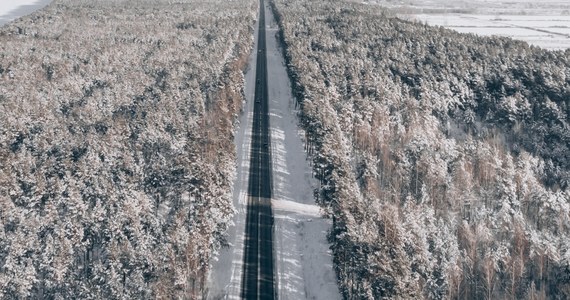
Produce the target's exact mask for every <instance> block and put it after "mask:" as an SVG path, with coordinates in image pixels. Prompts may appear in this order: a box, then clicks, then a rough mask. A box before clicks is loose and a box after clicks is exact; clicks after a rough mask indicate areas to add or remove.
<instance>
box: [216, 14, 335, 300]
mask: <svg viewBox="0 0 570 300" xmlns="http://www.w3.org/2000/svg"><path fill="white" fill-rule="evenodd" d="M265 9H266V26H267V71H268V82H269V86H268V88H269V110H270V125H271V128H270V130H271V147H272V160H273V162H272V164H273V200H272V207H273V214H274V222H275V223H274V226H275V232H274V235H273V238H274V247H275V248H274V255H275V266H274V267H275V269H276V270H275V272H276V274H275V275H276V281H277V289H278V297H279V299H326V300H335V299H341V295H340V293H339V290H338V287H337V284H336V275H335V273H334V270H333V267H332V253H331V251H330V249H329V243H328V242H327V239H326V234H327V231H328V230H329V229H330V228H331V222H330V220H327V219H324V218H322V216H321V210H320V209H319V207H318V206H317V205H316V204H315V201H314V198H313V189H314V185H315V184H316V182H315V181H314V180H313V179H312V176H311V168H310V166H309V163H308V161H307V156H306V153H305V151H304V145H303V140H302V137H303V136H304V134H303V133H302V132H301V131H300V130H299V127H298V125H297V124H298V122H297V117H296V114H297V112H296V111H295V109H294V107H295V105H294V103H295V102H294V101H295V100H294V98H293V96H292V95H291V83H290V81H289V78H288V76H287V70H286V68H285V62H284V59H283V56H282V52H281V50H280V49H279V47H278V42H277V38H276V36H275V34H276V33H277V23H276V22H275V20H274V17H273V13H272V11H271V9H269V7H268V6H267V7H265ZM255 28H256V29H257V24H256V26H255ZM254 35H255V36H256V37H257V30H256V32H255V33H254ZM253 49H257V40H256V42H255V45H254V48H253ZM256 58H257V53H256V51H253V52H252V55H251V57H250V61H249V68H248V70H247V72H246V74H245V78H246V86H245V92H246V99H247V103H246V104H245V105H244V114H243V115H242V117H241V118H240V128H239V130H238V131H237V133H236V147H237V154H238V165H237V168H238V169H237V177H236V178H237V179H236V182H235V184H234V205H235V208H236V210H237V212H236V215H235V217H234V223H235V225H234V226H232V227H231V228H230V230H229V236H228V242H229V243H230V245H231V247H229V248H225V249H222V250H221V251H220V254H219V255H218V257H217V260H216V261H215V262H214V263H213V265H212V272H211V274H210V278H209V286H208V289H209V293H208V298H209V299H239V298H240V287H241V280H242V278H241V274H242V268H243V263H242V259H243V248H244V227H245V219H246V217H245V216H246V203H247V202H246V201H247V198H246V197H247V186H248V185H247V179H248V176H249V174H248V173H249V172H248V169H249V153H250V147H251V123H252V116H253V102H254V101H253V96H254V95H253V94H254V84H255V79H254V78H255V61H256Z"/></svg>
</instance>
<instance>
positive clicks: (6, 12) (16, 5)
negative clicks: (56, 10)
mask: <svg viewBox="0 0 570 300" xmlns="http://www.w3.org/2000/svg"><path fill="white" fill-rule="evenodd" d="M50 2H51V0H2V1H0V25H4V24H6V23H8V22H10V21H12V20H14V19H16V18H19V17H21V16H25V15H28V14H30V13H32V12H34V11H36V10H38V9H40V8H42V7H44V6H46V5H48V4H49V3H50Z"/></svg>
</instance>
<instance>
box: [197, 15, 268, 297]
mask: <svg viewBox="0 0 570 300" xmlns="http://www.w3.org/2000/svg"><path fill="white" fill-rule="evenodd" d="M258 21H259V20H258ZM258 27H259V25H258V22H256V23H255V27H254V28H255V31H254V33H253V34H254V45H253V49H257V32H258ZM256 61H257V51H251V55H250V57H249V61H248V67H247V70H246V72H245V88H244V89H245V91H244V92H245V98H246V102H245V103H244V104H243V113H242V114H241V116H240V118H239V127H238V129H237V132H236V135H235V143H236V156H237V165H236V179H235V182H234V186H233V205H234V208H235V210H236V211H235V214H234V217H233V220H232V221H233V226H231V227H230V228H229V229H228V232H227V234H228V236H227V242H228V244H229V247H225V248H222V249H220V251H219V253H218V255H217V256H216V257H215V258H214V261H213V262H212V269H211V271H210V274H209V278H208V297H207V298H208V299H241V294H240V292H241V280H242V268H243V250H244V245H245V244H244V239H245V223H246V216H247V188H248V179H249V160H250V149H251V130H252V127H251V126H252V123H253V103H254V101H253V99H254V95H255V93H254V92H255V67H256V63H255V62H256Z"/></svg>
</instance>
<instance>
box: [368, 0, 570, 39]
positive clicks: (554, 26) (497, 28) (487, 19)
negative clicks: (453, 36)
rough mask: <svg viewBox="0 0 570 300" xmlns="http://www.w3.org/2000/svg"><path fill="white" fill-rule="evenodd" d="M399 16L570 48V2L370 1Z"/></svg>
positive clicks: (484, 0)
mask: <svg viewBox="0 0 570 300" xmlns="http://www.w3.org/2000/svg"><path fill="white" fill-rule="evenodd" d="M370 3H376V4H380V5H383V6H386V7H388V8H390V9H392V10H393V11H394V12H396V13H397V14H398V15H399V16H401V17H404V18H408V19H415V20H420V21H423V22H427V23H428V24H430V25H439V26H444V27H447V28H450V29H454V30H457V31H459V32H465V33H475V34H479V35H487V36H489V35H499V36H509V37H512V38H515V39H519V40H523V41H526V42H528V43H530V44H533V45H537V46H540V47H543V48H546V49H550V50H556V49H567V48H570V1H556V0H554V1H550V0H543V1H540V0H538V1H530V0H496V1H494V0H493V1H491V0H473V1H445V0H407V1H391V0H378V1H371V2H370Z"/></svg>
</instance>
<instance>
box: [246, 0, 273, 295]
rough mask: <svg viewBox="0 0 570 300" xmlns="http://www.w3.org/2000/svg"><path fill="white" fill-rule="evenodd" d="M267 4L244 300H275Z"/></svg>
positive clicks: (260, 54)
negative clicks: (266, 26)
mask: <svg viewBox="0 0 570 300" xmlns="http://www.w3.org/2000/svg"><path fill="white" fill-rule="evenodd" d="M264 7H265V3H264V0H260V12H259V37H258V44H257V47H258V48H257V52H258V53H257V64H256V72H255V96H254V99H255V100H254V101H255V103H254V109H253V123H252V142H251V158H250V168H249V185H248V204H247V217H246V229H245V249H244V267H243V279H242V288H241V296H242V298H243V299H275V298H276V297H275V294H276V293H275V291H276V289H275V279H274V273H273V213H272V211H271V196H272V184H273V182H272V178H271V173H272V170H271V140H270V135H269V108H268V105H269V100H268V98H269V97H268V89H267V52H266V38H265V9H264Z"/></svg>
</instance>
